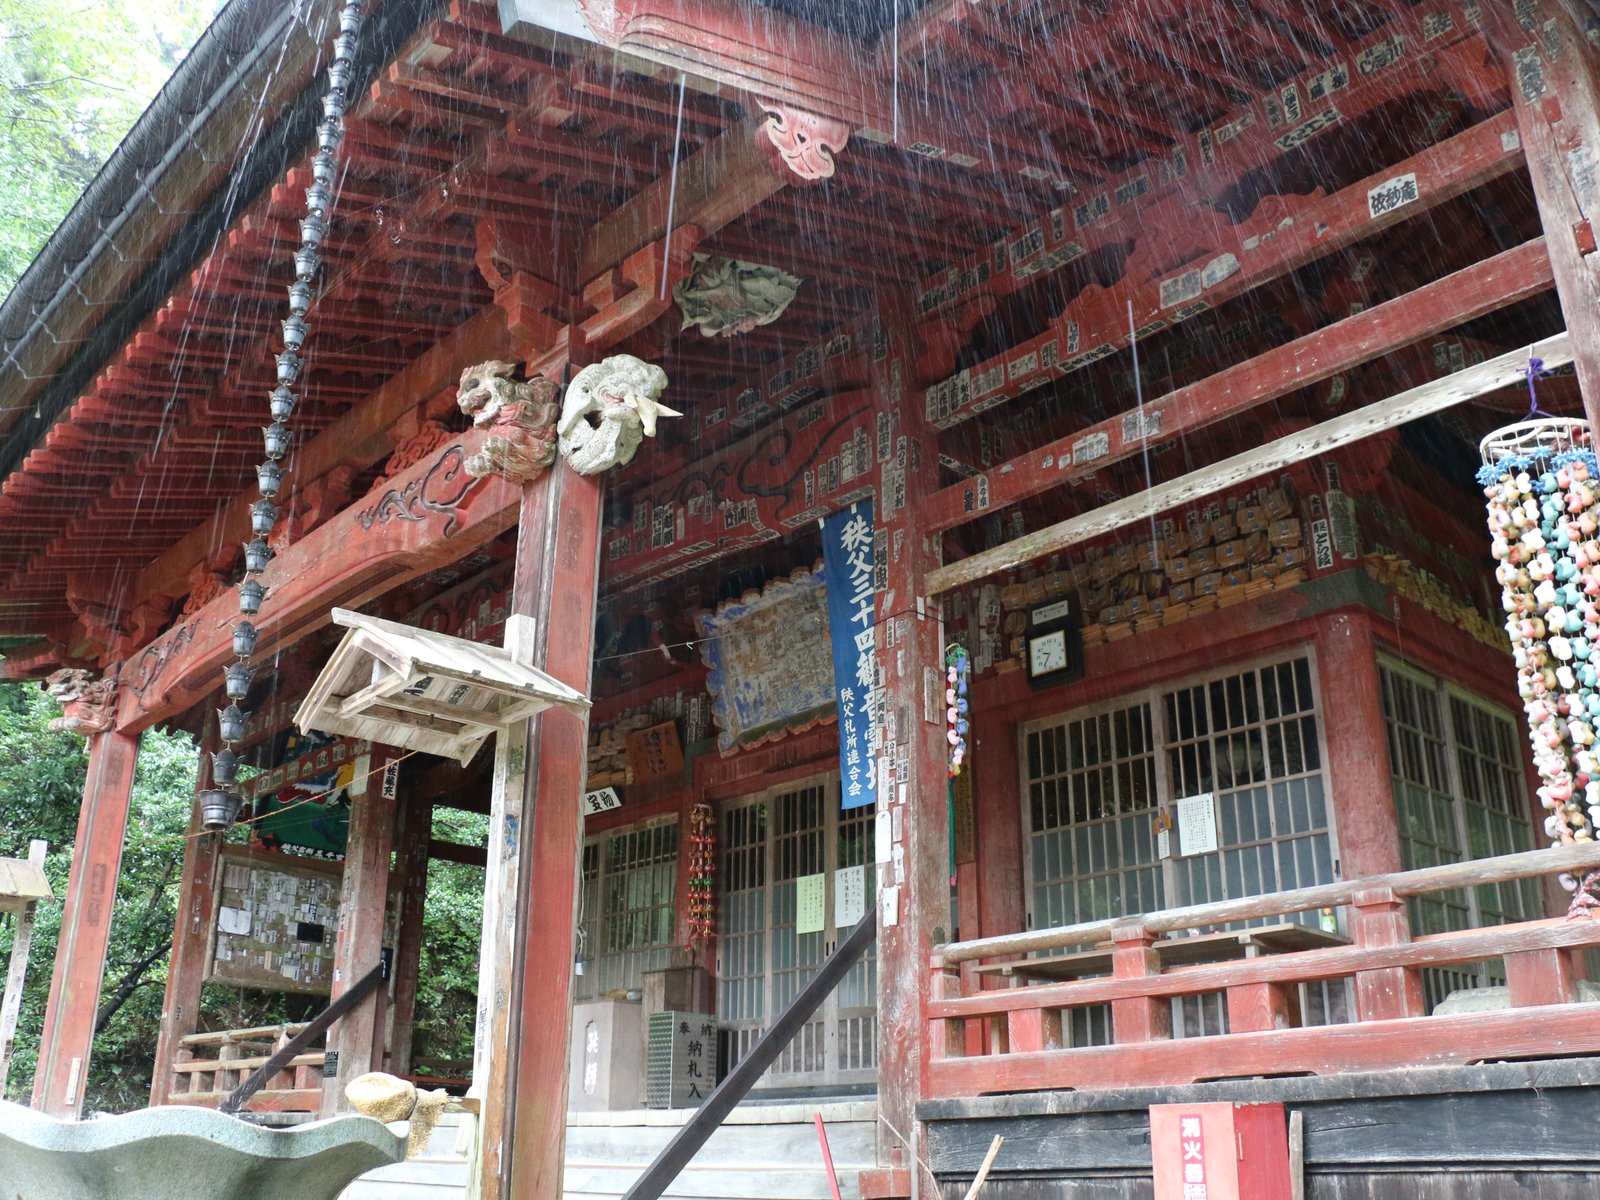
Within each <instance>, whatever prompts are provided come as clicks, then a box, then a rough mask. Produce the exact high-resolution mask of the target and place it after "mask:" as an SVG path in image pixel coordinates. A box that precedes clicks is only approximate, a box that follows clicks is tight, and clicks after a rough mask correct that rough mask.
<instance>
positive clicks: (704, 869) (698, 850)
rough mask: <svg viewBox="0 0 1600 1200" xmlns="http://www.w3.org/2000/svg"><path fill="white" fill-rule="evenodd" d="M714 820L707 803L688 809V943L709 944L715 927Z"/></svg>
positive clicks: (715, 824)
mask: <svg viewBox="0 0 1600 1200" xmlns="http://www.w3.org/2000/svg"><path fill="white" fill-rule="evenodd" d="M716 871H717V822H716V816H715V814H714V813H713V812H712V811H711V806H710V805H709V804H696V805H695V806H694V807H693V808H692V809H690V810H689V945H691V946H697V945H702V944H704V945H709V944H710V943H711V939H712V938H713V937H715V936H716V931H717V897H716V888H715V886H714V885H715V882H716Z"/></svg>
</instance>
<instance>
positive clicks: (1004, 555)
mask: <svg viewBox="0 0 1600 1200" xmlns="http://www.w3.org/2000/svg"><path fill="white" fill-rule="evenodd" d="M1530 353H1531V355H1532V356H1533V357H1537V358H1540V359H1542V360H1543V361H1544V364H1545V366H1546V367H1547V368H1548V367H1558V366H1564V365H1566V364H1567V363H1569V362H1571V361H1572V342H1571V339H1570V338H1569V337H1568V336H1567V335H1566V334H1565V333H1560V334H1557V335H1555V336H1554V337H1549V338H1545V339H1544V340H1543V341H1540V342H1537V343H1535V344H1534V345H1533V346H1532V347H1531V348H1530V350H1517V351H1513V352H1512V353H1510V354H1502V355H1501V356H1500V357H1498V358H1491V359H1489V360H1487V361H1485V362H1481V363H1479V364H1477V365H1476V366H1472V367H1468V368H1466V369H1465V370H1463V371H1458V372H1456V373H1455V374H1454V375H1447V376H1445V377H1444V378H1442V379H1435V380H1433V381H1431V382H1429V383H1425V384H1423V385H1421V386H1420V387H1414V388H1411V389H1410V390H1408V391H1404V392H1401V393H1400V394H1399V395H1398V396H1391V397H1390V398H1389V399H1387V400H1380V401H1378V402H1377V403H1376V404H1368V405H1366V406H1364V407H1362V408H1358V409H1356V410H1355V411H1354V412H1349V413H1345V414H1343V415H1342V416H1338V417H1334V418H1333V419H1332V420H1328V421H1324V422H1322V423H1321V424H1319V425H1313V426H1311V427H1310V428H1309V429H1304V430H1301V431H1300V432H1299V433H1293V434H1290V435H1289V436H1288V437H1283V438H1279V439H1278V440H1277V441H1273V442H1268V443H1266V444H1265V445H1263V446H1259V447H1257V448H1256V449H1254V450H1249V451H1246V452H1245V453H1243V454H1236V455H1234V456H1233V457H1232V458H1227V459H1224V460H1223V461H1221V462H1219V463H1214V464H1212V465H1211V466H1209V467H1202V468H1200V469H1199V470H1198V471H1191V472H1189V473H1188V474H1187V475H1183V476H1180V477H1179V478H1177V479H1173V480H1169V481H1168V482H1166V483H1161V484H1157V485H1156V486H1155V487H1153V488H1150V489H1149V490H1148V491H1145V492H1142V493H1140V494H1139V495H1137V496H1129V497H1128V498H1126V499H1124V500H1118V501H1116V502H1115V503H1113V504H1107V505H1105V506H1104V507H1101V508H1097V509H1094V510H1092V511H1090V512H1087V513H1083V514H1080V515H1079V516H1076V517H1070V518H1068V519H1067V520H1065V521H1060V522H1057V523H1056V524H1054V525H1051V526H1048V527H1047V528H1045V529H1040V530H1038V531H1036V532H1034V533H1030V534H1025V535H1024V536H1022V537H1020V538H1017V539H1015V540H1013V541H1010V542H1007V543H1005V544H1004V545H1001V546H996V547H995V548H994V549H992V550H985V551H983V552H982V553H981V554H974V555H973V556H972V557H971V558H965V559H962V560H961V561H960V562H956V563H952V564H950V565H949V566H944V567H940V568H938V569H937V570H933V571H930V572H929V573H928V574H927V576H926V577H925V579H924V590H925V591H926V592H927V593H928V594H930V595H931V594H937V593H940V592H947V591H949V590H951V589H952V588H957V587H961V586H963V585H964V584H968V583H974V582H976V581H977V580H979V579H986V578H988V577H989V576H990V575H995V574H998V573H999V572H1002V571H1007V570H1011V569H1013V568H1015V567H1018V566H1021V565H1022V564H1023V563H1026V562H1031V561H1032V560H1033V559H1036V558H1042V557H1043V556H1044V555H1047V554H1053V553H1055V552H1056V551H1058V550H1064V549H1066V548H1067V547H1068V546H1073V545H1076V544H1078V543H1079V542H1085V541H1088V540H1089V539H1091V538H1095V537H1098V536H1100V535H1101V534H1103V533H1110V532H1111V531H1112V530H1114V529H1120V528H1121V527H1122V526H1124V525H1128V524H1131V523H1132V522H1134V521H1143V520H1146V519H1147V518H1149V517H1152V516H1154V515H1155V514H1156V513H1159V512H1162V511H1164V510H1166V509H1168V508H1175V507H1178V506H1179V505H1183V504H1188V503H1191V502H1192V501H1194V500H1196V499H1198V498H1200V497H1202V496H1207V495H1210V494H1211V493H1212V492H1215V491H1219V490H1221V489H1222V488H1225V487H1230V486H1232V485H1233V484H1236V483H1243V482H1244V481H1245V480H1248V479H1254V478H1256V477H1257V476H1259V475H1265V474H1267V473H1268V472H1270V471H1275V470H1278V469H1279V468H1280V467H1286V466H1288V465H1289V464H1291V463H1297V462H1303V461H1305V460H1306V459H1308V458H1313V457H1315V456H1316V455H1319V454H1325V453H1327V452H1328V451H1329V450H1332V449H1334V448H1335V447H1338V446H1344V445H1348V444H1349V443H1351V442H1357V441H1360V440H1361V439H1362V438H1366V437H1370V436H1372V435H1373V434H1375V433H1381V432H1382V431H1383V430H1386V429H1393V428H1396V427H1397V426H1400V425H1404V424H1406V423H1407V422H1409V421H1414V420H1416V419H1417V418H1419V417H1425V416H1427V415H1429V414H1430V413H1436V412H1443V411H1444V410H1445V409H1447V408H1453V407H1455V406H1456V405H1458V404H1463V403H1465V402H1466V401H1468V400H1471V399H1473V398H1474V397H1477V396H1481V395H1483V394H1484V393H1486V392H1492V391H1496V390H1497V389H1499V388H1503V387H1507V386H1509V385H1511V384H1514V383H1516V382H1518V381H1519V380H1521V379H1523V378H1524V377H1525V375H1526V372H1527V366H1528V358H1529V356H1530Z"/></svg>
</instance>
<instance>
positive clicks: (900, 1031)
mask: <svg viewBox="0 0 1600 1200" xmlns="http://www.w3.org/2000/svg"><path fill="white" fill-rule="evenodd" d="M901 328H904V327H903V326H902V327H901ZM891 338H892V339H893V341H892V349H891V352H890V356H889V357H888V358H887V360H886V361H884V362H881V363H879V364H877V367H876V374H877V378H876V380H875V386H876V390H877V394H878V403H877V405H876V413H875V414H874V416H875V418H876V427H875V429H874V430H873V431H872V432H873V433H874V434H875V440H876V441H877V443H878V446H877V450H878V460H879V463H880V469H879V479H878V489H877V499H876V508H875V510H874V519H875V520H876V522H877V525H878V529H879V531H880V536H879V539H878V554H879V555H880V556H881V558H882V560H883V561H884V565H885V568H886V570H885V571H883V572H881V574H882V575H884V576H885V587H884V588H883V590H882V592H881V593H880V595H879V597H878V626H877V630H878V662H879V665H880V666H881V668H882V670H883V679H884V705H883V720H884V729H885V735H884V740H883V757H884V758H885V759H887V760H888V763H889V775H890V784H889V787H888V789H887V791H884V792H880V794H879V796H878V805H879V810H880V811H887V812H889V813H890V821H891V826H890V827H891V829H892V830H893V831H894V833H895V835H896V836H895V839H894V844H893V852H892V857H891V860H890V861H889V862H888V863H886V864H883V865H882V866H880V867H879V868H878V895H879V897H880V901H881V903H880V906H879V919H878V1022H879V1029H878V1046H879V1058H878V1115H879V1123H878V1131H879V1135H878V1162H879V1164H880V1166H884V1167H900V1168H909V1167H913V1165H914V1164H913V1163H912V1159H911V1156H910V1148H909V1146H908V1145H907V1144H906V1142H907V1140H908V1139H910V1137H911V1136H912V1129H913V1126H914V1123H915V1121H916V1104H917V1100H918V1099H919V1098H920V1096H921V1093H922V1081H923V1078H924V1075H925V1073H926V1068H927V1063H928V1058H929V1051H930V1046H929V1044H928V1039H927V1037H926V1031H927V1027H928V1022H927V1003H928V1000H929V986H930V980H931V976H930V974H929V969H928V968H929V961H930V952H931V950H932V948H933V947H934V946H935V945H936V944H939V943H941V942H944V941H946V940H947V939H948V938H949V934H950V820H949V807H948V805H949V801H948V795H947V770H946V765H945V746H946V742H945V733H944V710H945V704H944V687H945V683H944V622H943V620H942V618H941V615H940V614H941V602H940V599H939V598H938V597H931V598H930V597H928V596H927V594H926V593H925V592H924V591H923V579H924V577H925V576H926V575H927V573H928V572H929V571H930V570H932V569H933V568H934V567H936V566H938V565H939V563H940V536H939V534H938V533H937V532H935V531H933V530H932V529H931V528H930V526H929V523H928V521H927V518H926V516H925V513H924V507H925V503H926V499H927V496H928V494H929V493H930V492H931V490H932V489H933V488H934V487H935V486H937V483H938V462H939V457H938V446H937V442H936V439H935V436H934V433H933V431H932V430H931V429H929V428H928V426H927V424H926V422H925V421H924V419H923V413H922V410H921V405H920V403H919V399H918V394H917V393H916V392H915V391H914V389H913V382H914V381H913V380H912V379H911V378H910V376H909V356H907V358H906V359H905V360H902V359H901V358H899V357H898V355H901V354H904V353H905V349H906V342H905V340H904V339H903V337H902V336H901V330H900V329H893V330H892V332H891ZM879 778H880V783H881V782H882V778H883V774H882V772H881V771H880V776H879ZM891 889H892V890H891ZM896 894H897V896H898V902H895V901H894V900H893V899H887V900H885V899H883V898H884V897H893V896H895V895H896ZM925 1183H926V1184H927V1187H928V1188H929V1189H932V1187H933V1183H932V1181H931V1180H926V1181H925ZM864 1186H865V1181H864ZM875 1186H876V1190H878V1191H879V1193H880V1194H881V1192H882V1190H883V1185H882V1184H881V1183H880V1184H879V1185H875ZM889 1186H891V1187H898V1186H899V1184H898V1183H893V1184H890V1185H889Z"/></svg>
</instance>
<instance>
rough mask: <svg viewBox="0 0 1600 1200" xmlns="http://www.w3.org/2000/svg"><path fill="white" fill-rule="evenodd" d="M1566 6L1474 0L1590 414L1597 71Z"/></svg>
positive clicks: (1597, 275) (1599, 333) (1594, 414)
mask: <svg viewBox="0 0 1600 1200" xmlns="http://www.w3.org/2000/svg"><path fill="white" fill-rule="evenodd" d="M1569 11H1570V10H1569V8H1568V6H1566V5H1564V4H1561V3H1558V2H1555V0H1534V2H1532V3H1518V4H1515V5H1513V4H1491V5H1485V6H1484V16H1485V18H1486V20H1487V21H1488V23H1489V24H1488V31H1489V34H1490V37H1491V39H1492V41H1493V42H1494V44H1495V46H1496V48H1497V49H1498V50H1499V51H1500V53H1501V57H1502V58H1503V59H1504V61H1505V64H1506V70H1507V73H1508V74H1509V75H1510V76H1511V99H1512V103H1513V105H1514V107H1515V109H1516V118H1517V131H1518V134H1519V135H1520V136H1521V138H1522V142H1523V148H1524V151H1525V153H1526V155H1527V161H1528V175H1529V177H1530V178H1531V179H1532V181H1533V195H1534V199H1535V201H1536V202H1537V203H1538V206H1539V219H1540V221H1541V222H1542V223H1543V224H1544V229H1545V244H1546V246H1547V247H1548V248H1549V252H1550V267H1551V271H1552V273H1553V274H1554V275H1555V282H1556V294H1557V295H1558V296H1559V297H1560V298H1561V311H1562V313H1563V314H1564V315H1565V317H1566V319H1567V331H1568V332H1569V333H1570V334H1571V335H1572V340H1573V349H1574V350H1575V352H1576V356H1575V359H1574V361H1575V362H1576V364H1577V370H1578V386H1579V389H1580V390H1581V391H1582V393H1583V407H1584V413H1585V415H1586V416H1587V417H1588V418H1589V421H1590V423H1591V424H1593V423H1595V422H1597V421H1600V253H1597V252H1596V249H1595V243H1596V236H1597V233H1600V175H1597V173H1596V171H1595V165H1594V164H1595V161H1596V156H1597V155H1600V72H1597V71H1596V67H1595V62H1596V56H1595V51H1594V48H1593V46H1592V44H1591V43H1590V42H1589V41H1588V40H1587V39H1586V38H1585V36H1584V31H1582V30H1579V29H1578V28H1577V27H1576V26H1574V25H1573V23H1572V20H1571V17H1570V16H1569V15H1568V14H1569Z"/></svg>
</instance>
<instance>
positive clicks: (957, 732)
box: [944, 642, 972, 779]
mask: <svg viewBox="0 0 1600 1200" xmlns="http://www.w3.org/2000/svg"><path fill="white" fill-rule="evenodd" d="M971 668H972V656H971V655H969V654H968V653H967V648H966V647H965V646H961V645H958V644H956V643H954V642H952V643H951V644H950V645H948V646H946V647H945V650H944V681H945V689H944V704H945V709H944V721H945V740H946V741H947V742H948V743H949V746H948V748H947V749H946V752H945V753H946V758H947V760H948V764H949V769H950V778H951V779H954V778H955V777H956V776H957V775H959V774H961V764H962V762H963V761H964V760H965V759H966V757H967V680H968V676H969V675H970V674H971Z"/></svg>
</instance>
